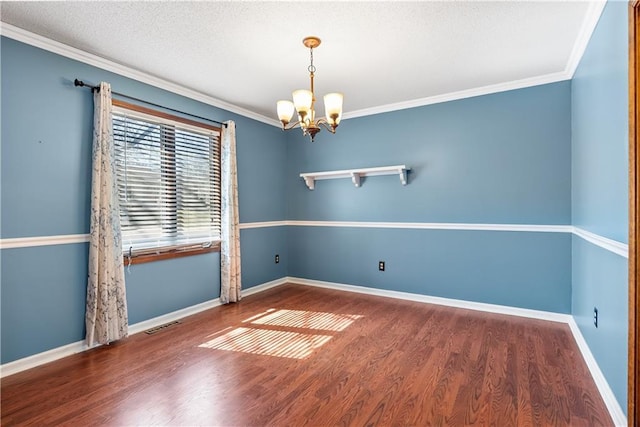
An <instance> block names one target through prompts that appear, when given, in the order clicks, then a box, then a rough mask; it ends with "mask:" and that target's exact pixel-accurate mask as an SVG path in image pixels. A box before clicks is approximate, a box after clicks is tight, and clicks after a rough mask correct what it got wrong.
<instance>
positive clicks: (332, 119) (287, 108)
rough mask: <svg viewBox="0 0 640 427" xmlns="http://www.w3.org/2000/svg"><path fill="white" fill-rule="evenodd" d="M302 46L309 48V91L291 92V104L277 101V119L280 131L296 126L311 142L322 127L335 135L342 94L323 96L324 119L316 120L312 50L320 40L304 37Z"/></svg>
mask: <svg viewBox="0 0 640 427" xmlns="http://www.w3.org/2000/svg"><path fill="white" fill-rule="evenodd" d="M302 44H303V45H305V47H308V48H309V52H310V57H311V64H310V65H309V67H308V68H307V70H309V80H311V90H306V89H299V90H296V91H294V92H293V102H291V101H278V102H277V111H278V119H280V122H282V130H291V129H293V128H295V127H297V126H300V128H301V129H302V134H303V135H305V136H306V135H309V136H310V137H311V142H313V139H314V137H315V136H316V134H317V133H318V132H320V129H321V128H320V126H323V127H324V128H325V129H327V130H328V131H329V132H331V133H336V128H337V127H338V124H339V123H340V119H341V118H342V98H343V97H342V94H341V93H328V94H326V95H325V96H324V111H325V114H326V117H322V118H319V119H316V110H315V102H316V97H315V94H314V93H313V77H314V75H315V72H316V67H315V66H314V65H313V49H314V48H316V47H318V46H320V39H319V38H317V37H306V38H305V39H304V40H302ZM294 108H295V110H296V111H297V112H298V121H297V122H295V123H293V124H291V125H290V126H288V127H287V125H288V124H289V122H290V121H291V117H293V110H294Z"/></svg>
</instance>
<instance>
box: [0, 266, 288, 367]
mask: <svg viewBox="0 0 640 427" xmlns="http://www.w3.org/2000/svg"><path fill="white" fill-rule="evenodd" d="M284 283H286V278H284V277H283V278H280V279H276V280H272V281H270V282H266V283H262V284H260V285H256V286H253V287H251V288H248V289H246V290H243V291H242V296H243V297H246V296H249V295H252V294H256V293H258V292H262V291H264V290H267V289H269V288H273V287H275V286H279V285H282V284H284ZM220 304H221V303H220V298H216V299H212V300H209V301H205V302H203V303H200V304H196V305H192V306H191V307H186V308H183V309H180V310H176V311H172V312H171V313H167V314H163V315H162V316H158V317H154V318H153V319H148V320H144V321H142V322H138V323H135V324H133V325H129V335H134V334H137V333H140V332H144V331H146V330H148V329H151V328H155V327H156V326H160V325H164V324H166V323H169V322H173V321H175V320H179V319H182V318H184V317H187V316H191V315H193V314H196V313H200V312H201V311H204V310H208V309H210V308H213V307H217V306H219V305H220ZM88 349H89V347H88V346H87V344H86V343H85V341H77V342H74V343H71V344H67V345H63V346H62V347H57V348H53V349H51V350H47V351H44V352H42V353H38V354H34V355H32V356H28V357H25V358H22V359H18V360H14V361H13V362H9V363H5V364H3V365H1V366H0V378H4V377H6V376H9V375H13V374H17V373H18V372H22V371H25V370H27V369H31V368H35V367H36V366H40V365H44V364H45V363H49V362H53V361H55V360H58V359H62V358H63V357H67V356H71V355H73V354H76V353H80V352H83V351H86V350H88Z"/></svg>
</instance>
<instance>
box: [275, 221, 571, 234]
mask: <svg viewBox="0 0 640 427" xmlns="http://www.w3.org/2000/svg"><path fill="white" fill-rule="evenodd" d="M287 225H291V226H298V227H361V228H407V229H421V230H470V231H532V232H542V233H571V231H572V227H571V226H570V225H532V224H467V223H446V222H366V221H287Z"/></svg>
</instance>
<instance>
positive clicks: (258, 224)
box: [238, 221, 288, 230]
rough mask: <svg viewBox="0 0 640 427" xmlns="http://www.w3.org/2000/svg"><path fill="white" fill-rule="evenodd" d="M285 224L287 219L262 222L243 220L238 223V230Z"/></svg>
mask: <svg viewBox="0 0 640 427" xmlns="http://www.w3.org/2000/svg"><path fill="white" fill-rule="evenodd" d="M285 225H288V224H287V221H264V222H244V223H242V224H239V226H238V228H240V230H247V229H249V228H264V227H283V226H285Z"/></svg>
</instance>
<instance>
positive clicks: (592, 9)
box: [565, 0, 607, 79]
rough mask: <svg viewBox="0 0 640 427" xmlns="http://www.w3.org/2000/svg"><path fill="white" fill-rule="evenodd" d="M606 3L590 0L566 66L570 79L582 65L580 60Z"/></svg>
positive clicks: (601, 0)
mask: <svg viewBox="0 0 640 427" xmlns="http://www.w3.org/2000/svg"><path fill="white" fill-rule="evenodd" d="M606 3H607V2H606V0H595V1H590V2H589V6H588V8H587V12H586V14H585V18H584V20H583V21H582V26H581V27H580V32H579V33H578V38H577V39H576V42H575V43H574V45H573V49H572V50H571V54H570V55H569V60H568V61H567V66H566V67H565V73H566V75H567V76H568V78H569V79H572V78H573V75H574V74H575V73H576V69H577V68H578V65H580V60H582V56H583V55H584V52H585V50H586V49H587V45H588V44H589V40H590V39H591V36H592V35H593V32H594V31H595V29H596V25H598V21H599V20H600V16H601V15H602V11H603V10H604V7H605V5H606Z"/></svg>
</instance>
